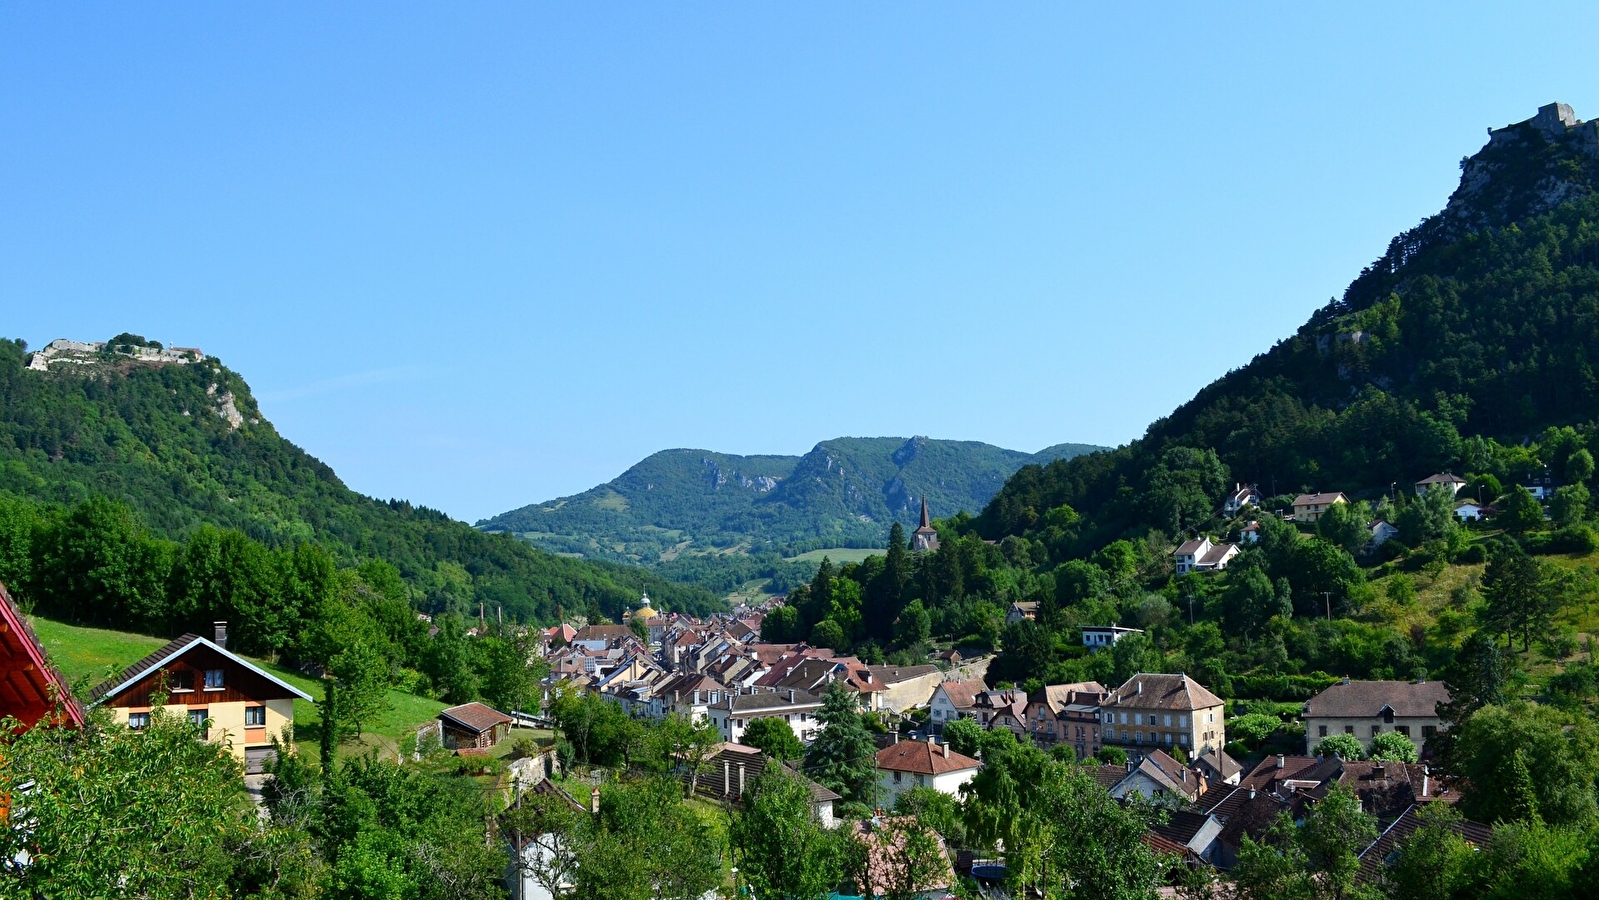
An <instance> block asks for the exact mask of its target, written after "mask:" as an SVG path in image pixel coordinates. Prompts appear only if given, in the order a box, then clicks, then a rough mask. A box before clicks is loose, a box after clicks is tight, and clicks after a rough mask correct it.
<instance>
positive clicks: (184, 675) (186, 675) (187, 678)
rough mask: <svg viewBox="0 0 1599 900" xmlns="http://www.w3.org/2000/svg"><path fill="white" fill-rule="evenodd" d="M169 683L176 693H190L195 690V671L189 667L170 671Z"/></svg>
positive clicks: (168, 674)
mask: <svg viewBox="0 0 1599 900" xmlns="http://www.w3.org/2000/svg"><path fill="white" fill-rule="evenodd" d="M167 684H168V685H169V687H170V689H171V691H172V692H173V693H174V694H184V693H188V692H190V691H192V690H194V673H193V672H190V671H189V670H187V669H180V670H178V671H175V672H168V673H167Z"/></svg>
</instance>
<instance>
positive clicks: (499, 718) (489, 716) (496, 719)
mask: <svg viewBox="0 0 1599 900" xmlns="http://www.w3.org/2000/svg"><path fill="white" fill-rule="evenodd" d="M439 718H441V719H448V720H449V721H451V722H454V723H456V724H458V725H460V726H461V727H462V728H465V729H467V730H468V731H474V732H477V733H478V734H482V733H483V732H485V731H488V730H490V729H492V728H493V727H494V726H496V725H510V724H512V723H513V722H514V720H513V719H512V718H511V717H510V716H508V715H506V714H505V713H502V712H500V711H499V710H497V709H495V708H493V707H491V706H485V705H483V704H482V703H477V702H473V703H463V704H461V705H460V706H452V707H450V708H449V709H446V710H443V711H441V712H440V713H439Z"/></svg>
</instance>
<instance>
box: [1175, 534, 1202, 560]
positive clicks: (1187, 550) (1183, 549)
mask: <svg viewBox="0 0 1599 900" xmlns="http://www.w3.org/2000/svg"><path fill="white" fill-rule="evenodd" d="M1209 543H1210V540H1209V539H1208V538H1197V539H1194V540H1189V541H1183V542H1182V545H1181V546H1179V547H1178V548H1177V555H1178V556H1193V555H1194V554H1196V553H1199V552H1202V551H1203V550H1204V549H1205V547H1206V545H1208V544H1209Z"/></svg>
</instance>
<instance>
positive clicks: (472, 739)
mask: <svg viewBox="0 0 1599 900" xmlns="http://www.w3.org/2000/svg"><path fill="white" fill-rule="evenodd" d="M512 721H513V720H512V719H511V717H510V716H508V715H506V714H505V713H502V712H500V711H499V710H497V709H495V708H493V707H491V706H484V705H483V704H481V703H463V704H461V705H460V706H452V707H450V708H449V709H446V710H444V711H443V712H441V713H439V722H440V723H442V725H443V731H444V735H443V737H444V747H445V749H447V750H487V749H489V748H490V747H493V746H494V745H495V744H498V743H499V742H500V741H502V740H504V739H505V736H506V735H507V734H508V733H510V731H511V725H512Z"/></svg>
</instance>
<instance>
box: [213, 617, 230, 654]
mask: <svg viewBox="0 0 1599 900" xmlns="http://www.w3.org/2000/svg"><path fill="white" fill-rule="evenodd" d="M211 633H212V638H211V643H213V644H216V645H217V646H218V647H221V648H222V649H224V650H226V649H228V623H226V622H212V623H211Z"/></svg>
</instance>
